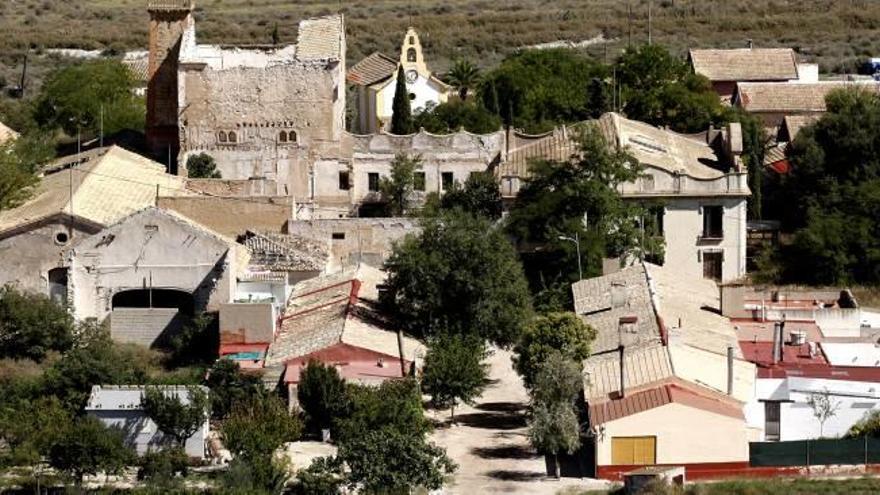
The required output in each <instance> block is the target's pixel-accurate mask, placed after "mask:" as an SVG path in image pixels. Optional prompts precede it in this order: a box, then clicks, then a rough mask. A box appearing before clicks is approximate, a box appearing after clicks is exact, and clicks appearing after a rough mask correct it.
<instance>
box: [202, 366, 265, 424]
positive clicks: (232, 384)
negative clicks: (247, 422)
mask: <svg viewBox="0 0 880 495" xmlns="http://www.w3.org/2000/svg"><path fill="white" fill-rule="evenodd" d="M205 384H206V385H207V386H208V388H210V389H211V414H212V416H213V417H214V419H223V418H226V417H227V416H228V415H229V413H230V412H231V411H232V408H233V406H235V404H237V403H239V402H250V401H252V400H255V398H257V397H262V396H263V395H264V394H265V389H264V388H263V382H262V381H261V380H260V377H259V376H257V375H253V374H247V373H243V372H242V371H241V368H239V366H238V364H237V363H236V362H235V361H232V360H231V359H219V360H217V362H216V363H214V366H212V367H211V369H210V370H209V371H208V379H207V380H206V381H205Z"/></svg>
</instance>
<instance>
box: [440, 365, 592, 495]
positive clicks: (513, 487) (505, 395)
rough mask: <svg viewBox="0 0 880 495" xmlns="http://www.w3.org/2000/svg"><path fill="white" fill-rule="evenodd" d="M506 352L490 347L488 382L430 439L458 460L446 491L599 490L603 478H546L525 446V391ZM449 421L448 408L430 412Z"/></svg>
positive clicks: (540, 463)
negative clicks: (472, 402)
mask: <svg viewBox="0 0 880 495" xmlns="http://www.w3.org/2000/svg"><path fill="white" fill-rule="evenodd" d="M510 355H511V353H510V352H509V351H504V350H495V351H494V353H493V354H492V355H491V356H490V357H489V364H490V366H491V368H490V379H491V380H492V385H490V386H489V387H488V388H487V389H486V391H485V392H484V393H483V396H482V397H481V398H480V399H479V400H478V401H477V403H476V404H475V405H474V407H470V406H463V407H460V408H459V409H458V410H457V411H456V414H455V415H456V420H457V423H458V424H457V425H455V426H448V425H444V426H440V427H438V428H437V429H436V430H435V431H434V433H433V440H434V441H435V442H436V443H437V444H438V445H441V446H443V447H445V448H446V452H447V454H448V455H449V456H450V457H451V458H452V459H453V460H455V462H456V463H458V471H457V472H456V474H455V479H454V482H453V483H451V484H450V485H449V486H448V487H447V488H446V490H445V492H446V493H460V494H468V495H470V494H477V493H530V494H531V493H538V494H555V493H557V492H559V491H560V490H562V489H564V488H566V487H572V486H576V487H578V488H580V489H584V490H586V489H590V488H594V489H602V488H605V487H607V485H606V484H605V482H602V481H596V480H586V479H585V480H580V479H574V478H563V479H562V480H559V481H557V480H555V479H553V478H552V477H548V476H547V474H546V473H547V471H546V467H545V464H544V457H543V456H539V455H538V454H537V452H535V450H534V449H533V448H532V447H531V445H529V440H528V437H527V436H526V423H525V418H524V414H523V413H524V411H525V408H526V405H527V404H528V394H527V393H526V390H525V388H524V387H523V385H522V380H520V378H519V376H518V375H517V374H516V373H515V372H514V371H513V368H512V366H511V361H510ZM430 414H431V416H432V418H434V419H436V420H438V421H448V419H449V411H440V412H434V411H432V412H431V413H430Z"/></svg>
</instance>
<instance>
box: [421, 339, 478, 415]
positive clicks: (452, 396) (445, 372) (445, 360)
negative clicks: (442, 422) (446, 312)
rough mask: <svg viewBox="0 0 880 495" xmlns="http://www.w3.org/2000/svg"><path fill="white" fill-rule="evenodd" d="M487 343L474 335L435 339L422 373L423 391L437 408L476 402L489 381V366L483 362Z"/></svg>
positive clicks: (453, 410)
mask: <svg viewBox="0 0 880 495" xmlns="http://www.w3.org/2000/svg"><path fill="white" fill-rule="evenodd" d="M487 355H488V352H487V351H486V344H485V343H484V342H483V341H482V340H481V339H480V338H479V337H474V336H462V335H442V336H440V337H436V338H434V339H432V340H431V343H430V347H429V348H428V354H427V355H426V356H425V366H424V370H423V373H422V390H423V391H424V392H425V393H426V394H428V395H430V396H431V402H432V403H433V404H434V405H435V406H436V407H450V408H451V409H452V410H451V416H452V421H453V422H455V406H456V405H457V404H458V403H459V402H464V403H465V404H471V403H473V400H474V399H476V398H477V397H479V396H480V394H482V393H483V390H484V389H485V388H486V384H487V383H488V380H489V365H487V364H485V363H483V359H485V358H486V356H487Z"/></svg>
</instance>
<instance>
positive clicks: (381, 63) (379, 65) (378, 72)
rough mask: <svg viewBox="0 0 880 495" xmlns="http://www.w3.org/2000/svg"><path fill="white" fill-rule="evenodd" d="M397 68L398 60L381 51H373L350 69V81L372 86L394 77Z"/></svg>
mask: <svg viewBox="0 0 880 495" xmlns="http://www.w3.org/2000/svg"><path fill="white" fill-rule="evenodd" d="M395 70H397V60H395V59H393V58H391V57H389V56H387V55H384V54H382V53H379V52H373V53H372V54H370V55H369V56H368V57H366V58H365V59H363V60H361V61H360V62H358V63H356V64H355V65H354V67H352V68H351V69H349V70H348V82H350V83H352V84H357V85H360V86H370V85H372V84H375V83H377V82H379V81H382V80H384V79H387V78H389V77H392V76H393V75H394V71H395Z"/></svg>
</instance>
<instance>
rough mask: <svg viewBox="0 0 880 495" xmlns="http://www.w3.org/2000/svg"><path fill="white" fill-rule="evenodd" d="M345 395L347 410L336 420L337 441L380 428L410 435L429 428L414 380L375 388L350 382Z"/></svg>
mask: <svg viewBox="0 0 880 495" xmlns="http://www.w3.org/2000/svg"><path fill="white" fill-rule="evenodd" d="M348 397H349V399H348V400H349V403H350V404H351V412H350V413H349V414H348V416H347V417H345V418H344V419H341V420H340V421H338V422H337V425H338V428H337V429H338V434H337V440H338V441H339V442H340V443H345V442H346V441H347V440H348V439H351V438H355V437H357V436H359V435H363V433H364V432H365V431H373V430H377V429H379V428H383V427H388V428H390V429H392V430H394V431H400V432H404V433H407V434H412V435H424V434H425V433H426V432H428V431H429V430H430V423H428V420H427V419H426V418H425V412H424V409H423V407H422V394H421V392H420V391H419V386H418V383H416V381H415V380H413V379H411V378H407V379H403V380H390V381H386V382H383V383H382V384H381V385H380V386H378V387H372V386H368V385H354V384H350V385H348Z"/></svg>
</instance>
